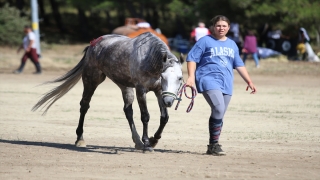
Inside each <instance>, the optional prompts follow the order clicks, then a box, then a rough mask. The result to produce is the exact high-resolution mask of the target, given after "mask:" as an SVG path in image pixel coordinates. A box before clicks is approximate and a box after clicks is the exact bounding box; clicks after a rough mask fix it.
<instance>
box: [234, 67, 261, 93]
mask: <svg viewBox="0 0 320 180" xmlns="http://www.w3.org/2000/svg"><path fill="white" fill-rule="evenodd" d="M236 70H237V71H238V73H239V74H240V76H241V77H242V79H243V80H244V81H245V82H246V83H247V84H248V86H247V89H246V90H247V91H248V89H249V88H250V89H251V90H252V91H251V94H255V93H256V92H257V89H256V87H255V86H254V84H253V83H252V81H251V78H250V76H249V73H248V71H247V69H246V67H244V66H241V67H236Z"/></svg>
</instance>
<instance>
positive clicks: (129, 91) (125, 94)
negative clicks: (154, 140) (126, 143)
mask: <svg viewBox="0 0 320 180" xmlns="http://www.w3.org/2000/svg"><path fill="white" fill-rule="evenodd" d="M118 86H119V87H120V89H121V91H122V98H123V102H124V107H123V111H124V113H125V115H126V118H127V120H128V123H129V126H130V129H131V134H132V140H133V142H134V144H135V148H136V149H139V150H142V149H143V143H142V142H141V140H140V136H139V134H138V132H137V129H136V126H135V125H134V121H133V110H132V103H133V101H134V92H133V88H129V87H124V86H121V85H119V84H118Z"/></svg>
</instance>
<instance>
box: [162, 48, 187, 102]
mask: <svg viewBox="0 0 320 180" xmlns="http://www.w3.org/2000/svg"><path fill="white" fill-rule="evenodd" d="M183 62H184V59H183V57H182V55H180V61H179V60H178V59H177V58H176V57H175V56H174V55H172V54H171V53H170V54H169V55H167V56H166V57H165V59H164V71H163V72H162V73H161V87H162V99H163V102H164V104H165V106H166V107H171V106H172V104H173V102H174V100H175V99H177V94H178V91H179V89H180V87H181V85H182V82H183V76H182V63H183Z"/></svg>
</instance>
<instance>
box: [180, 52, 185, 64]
mask: <svg viewBox="0 0 320 180" xmlns="http://www.w3.org/2000/svg"><path fill="white" fill-rule="evenodd" d="M179 59H180V63H181V64H183V63H184V61H185V60H184V56H183V54H182V53H180V58H179Z"/></svg>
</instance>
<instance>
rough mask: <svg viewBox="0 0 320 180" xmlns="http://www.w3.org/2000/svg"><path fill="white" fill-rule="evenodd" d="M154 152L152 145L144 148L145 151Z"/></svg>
mask: <svg viewBox="0 0 320 180" xmlns="http://www.w3.org/2000/svg"><path fill="white" fill-rule="evenodd" d="M152 152H153V148H152V147H144V148H143V153H152Z"/></svg>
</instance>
